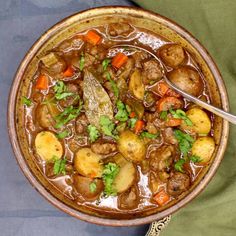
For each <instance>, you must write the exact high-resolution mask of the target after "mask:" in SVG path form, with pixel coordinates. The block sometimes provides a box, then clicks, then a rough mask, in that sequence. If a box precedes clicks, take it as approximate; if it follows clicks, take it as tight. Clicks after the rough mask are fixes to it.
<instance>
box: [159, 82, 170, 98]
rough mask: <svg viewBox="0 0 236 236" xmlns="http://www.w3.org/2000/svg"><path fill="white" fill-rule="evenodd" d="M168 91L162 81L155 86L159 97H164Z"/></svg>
mask: <svg viewBox="0 0 236 236" xmlns="http://www.w3.org/2000/svg"><path fill="white" fill-rule="evenodd" d="M168 89H169V87H168V85H167V84H166V83H165V82H163V81H161V82H160V83H158V85H157V90H158V92H159V94H160V95H161V96H164V95H165V94H166V93H167V91H168Z"/></svg>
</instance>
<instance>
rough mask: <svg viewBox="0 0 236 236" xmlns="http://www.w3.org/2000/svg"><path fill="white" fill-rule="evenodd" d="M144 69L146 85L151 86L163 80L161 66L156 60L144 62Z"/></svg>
mask: <svg viewBox="0 0 236 236" xmlns="http://www.w3.org/2000/svg"><path fill="white" fill-rule="evenodd" d="M143 69H144V71H143V76H144V83H145V84H149V83H150V82H152V81H158V80H159V79H161V78H162V69H161V67H160V64H159V63H158V62H157V61H156V60H155V59H151V60H148V61H146V62H144V63H143Z"/></svg>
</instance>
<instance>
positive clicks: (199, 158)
mask: <svg viewBox="0 0 236 236" xmlns="http://www.w3.org/2000/svg"><path fill="white" fill-rule="evenodd" d="M189 160H190V161H192V162H193V163H198V162H201V161H202V159H201V157H199V156H196V155H192V156H191V157H189Z"/></svg>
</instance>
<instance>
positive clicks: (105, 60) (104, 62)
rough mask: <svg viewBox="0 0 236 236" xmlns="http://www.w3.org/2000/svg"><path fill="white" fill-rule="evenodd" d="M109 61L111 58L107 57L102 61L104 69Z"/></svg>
mask: <svg viewBox="0 0 236 236" xmlns="http://www.w3.org/2000/svg"><path fill="white" fill-rule="evenodd" d="M110 63H111V59H109V58H106V59H104V60H103V61H102V68H103V70H104V71H105V70H106V69H107V67H108V65H109V64H110Z"/></svg>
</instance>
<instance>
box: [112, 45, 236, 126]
mask: <svg viewBox="0 0 236 236" xmlns="http://www.w3.org/2000/svg"><path fill="white" fill-rule="evenodd" d="M118 47H119V48H120V47H129V48H135V49H138V50H141V51H145V52H147V53H149V54H150V55H151V56H152V57H154V58H155V59H156V60H157V61H158V62H159V63H160V65H162V63H161V62H160V59H159V58H158V57H157V56H156V55H155V54H154V53H152V52H150V51H149V50H147V49H145V48H142V47H139V46H135V45H129V44H119V45H115V46H113V47H111V48H118ZM163 78H164V80H165V82H166V83H167V84H168V85H169V87H170V88H172V89H174V90H175V91H177V92H178V93H179V94H181V95H182V96H183V97H185V98H187V99H188V100H189V101H191V102H193V103H195V104H197V105H198V106H201V107H203V108H205V109H206V110H208V111H210V112H212V113H214V114H216V115H217V116H220V117H222V118H223V119H225V120H227V121H229V122H231V123H233V124H236V116H234V115H232V114H230V113H228V112H226V111H223V110H221V109H219V108H217V107H214V106H212V105H210V104H208V103H206V102H203V101H202V100H200V99H199V98H196V97H194V96H192V95H190V94H188V93H186V92H184V91H183V90H182V89H180V88H178V87H177V86H175V85H174V84H173V83H172V82H170V81H169V79H168V78H167V77H166V76H165V75H164V77H163Z"/></svg>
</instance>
